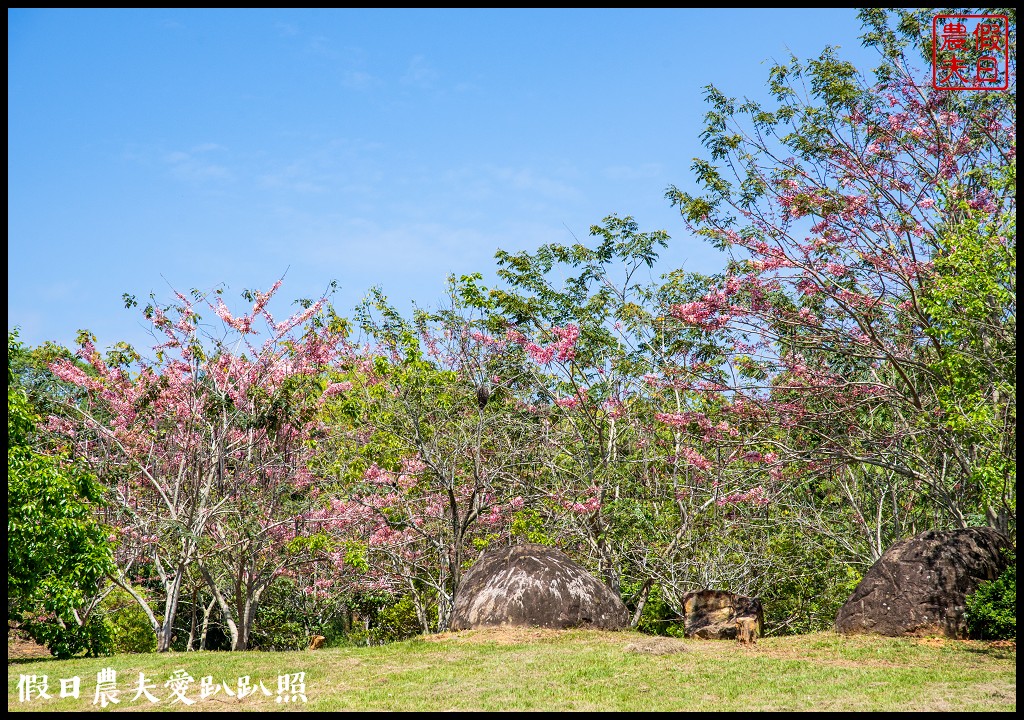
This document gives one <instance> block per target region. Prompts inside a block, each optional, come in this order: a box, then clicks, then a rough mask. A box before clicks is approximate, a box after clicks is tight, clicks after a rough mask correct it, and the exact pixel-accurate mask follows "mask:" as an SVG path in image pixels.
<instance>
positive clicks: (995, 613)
mask: <svg viewBox="0 0 1024 720" xmlns="http://www.w3.org/2000/svg"><path fill="white" fill-rule="evenodd" d="M964 617H965V619H966V620H967V630H968V633H969V634H970V636H971V637H972V638H975V639H977V640H1016V639H1017V559H1016V557H1015V555H1011V560H1010V565H1009V566H1008V567H1007V568H1006V570H1004V571H1003V574H1002V575H1000V576H999V577H998V578H996V579H995V580H992V581H991V582H983V583H981V585H979V586H978V589H977V590H975V591H974V592H973V593H971V594H970V595H968V596H967V610H966V612H965V613H964Z"/></svg>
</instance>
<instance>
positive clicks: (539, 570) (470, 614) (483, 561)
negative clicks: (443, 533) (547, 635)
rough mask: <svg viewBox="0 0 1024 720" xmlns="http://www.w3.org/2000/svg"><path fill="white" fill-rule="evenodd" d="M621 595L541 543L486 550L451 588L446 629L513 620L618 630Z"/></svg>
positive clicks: (622, 615)
mask: <svg viewBox="0 0 1024 720" xmlns="http://www.w3.org/2000/svg"><path fill="white" fill-rule="evenodd" d="M628 621H629V612H628V611H627V610H626V606H625V605H624V604H623V602H622V599H621V598H620V597H619V596H618V595H617V594H616V593H614V592H613V591H612V590H611V588H609V587H608V586H607V585H605V584H604V583H602V582H601V581H600V580H598V579H597V578H595V577H594V576H593V575H591V574H590V573H589V572H587V571H586V569H584V568H583V567H582V566H580V565H578V564H577V563H575V562H573V561H572V560H571V559H570V558H569V556H568V555H566V554H565V553H563V552H562V551H561V550H557V549H555V548H552V547H547V546H545V545H535V544H522V545H514V546H512V547H506V548H500V549H497V550H488V551H487V552H485V553H484V554H483V555H481V556H480V559H479V560H477V561H476V563H474V564H473V566H472V567H471V568H470V569H469V570H468V571H467V572H466V575H465V576H464V577H463V579H462V582H461V583H460V584H459V588H458V590H457V591H456V593H455V608H454V610H453V612H452V620H451V629H452V630H471V629H475V628H482V627H497V626H501V625H513V626H522V627H544V628H559V629H564V628H575V627H592V628H601V629H605V630H620V629H622V628H624V627H625V626H626V624H627V622H628Z"/></svg>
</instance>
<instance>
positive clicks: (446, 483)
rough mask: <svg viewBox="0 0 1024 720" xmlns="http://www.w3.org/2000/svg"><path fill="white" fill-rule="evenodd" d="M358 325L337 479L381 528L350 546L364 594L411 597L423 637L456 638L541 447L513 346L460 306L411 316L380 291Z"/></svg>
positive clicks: (343, 404)
mask: <svg viewBox="0 0 1024 720" xmlns="http://www.w3.org/2000/svg"><path fill="white" fill-rule="evenodd" d="M357 317H358V319H359V322H360V326H361V327H362V329H363V331H364V332H365V333H366V340H367V344H366V345H365V347H364V348H363V349H362V350H360V351H359V352H357V353H354V354H353V355H352V356H351V357H350V358H349V366H348V367H349V371H348V375H347V376H346V377H347V378H348V379H347V380H345V381H344V382H345V383H347V385H346V387H348V388H349V389H348V391H347V392H346V394H345V395H344V397H339V398H338V399H337V401H336V402H335V403H334V405H333V409H331V405H328V408H329V411H331V412H333V413H334V415H333V417H335V418H337V421H338V422H336V423H335V424H334V433H335V439H334V441H333V444H332V446H331V447H332V448H333V452H334V453H335V455H334V457H333V464H332V473H333V474H334V475H335V476H336V477H337V478H338V481H339V485H338V487H339V491H338V492H339V496H341V497H344V498H345V500H346V501H347V502H349V503H351V504H354V505H355V506H358V507H361V508H363V511H364V512H366V513H370V515H371V516H372V518H373V522H372V524H371V527H370V528H369V529H368V530H366V531H365V532H361V533H360V534H359V535H353V536H350V538H349V542H350V544H349V547H350V550H351V549H353V548H356V547H358V548H359V551H360V552H361V553H362V556H363V557H364V558H365V562H366V565H367V568H368V569H369V570H370V572H371V573H372V577H370V576H367V578H366V581H367V583H366V584H365V585H364V588H367V589H374V588H376V589H379V590H385V591H388V592H390V593H392V594H394V595H401V596H407V597H410V598H412V601H413V604H414V606H415V609H416V613H417V616H418V619H419V623H420V627H421V630H422V631H423V632H433V631H441V630H445V629H447V627H448V623H449V620H450V616H451V611H452V601H453V597H454V593H455V590H456V588H457V587H458V585H459V582H460V580H461V579H462V575H463V572H464V571H465V568H466V567H467V566H468V565H469V564H470V563H471V562H472V560H474V559H475V558H476V555H477V554H478V552H479V551H480V550H481V549H483V548H485V547H487V546H488V545H490V544H491V543H494V542H500V541H501V540H502V539H503V538H507V536H508V529H509V524H510V521H511V518H512V515H513V513H514V512H515V511H516V510H517V509H518V508H521V507H522V506H523V504H524V502H525V500H524V498H523V494H524V493H525V492H527V490H526V487H527V486H526V483H525V482H524V479H525V478H526V476H527V473H528V463H527V461H526V458H527V457H528V456H529V455H530V448H531V447H532V446H533V444H535V442H536V438H535V436H534V435H533V434H532V433H531V432H530V429H531V428H530V426H529V424H528V423H527V422H526V421H524V419H523V416H524V414H523V413H521V412H519V411H518V410H517V409H516V407H515V404H514V402H513V400H514V398H513V394H512V388H514V386H515V384H516V383H517V379H516V376H517V372H518V370H517V368H516V366H515V364H514V363H512V362H511V361H510V356H509V351H508V346H507V345H508V344H507V342H506V340H505V339H504V338H503V337H500V336H495V335H492V334H491V333H490V332H489V331H488V329H487V328H486V327H485V325H484V324H483V323H482V322H480V318H479V317H474V315H473V313H472V311H471V310H469V309H467V308H466V307H464V306H462V305H461V304H459V303H458V302H457V301H455V300H453V301H452V304H451V305H450V306H449V307H447V308H441V309H440V310H437V311H431V312H427V311H423V310H416V311H414V313H413V317H412V318H411V319H406V318H404V317H403V316H402V315H401V314H400V313H399V312H398V311H397V310H395V309H394V308H393V307H392V306H391V305H390V304H389V303H388V301H387V299H386V298H385V297H384V296H383V295H382V294H381V293H380V292H379V291H374V292H373V293H372V294H371V296H370V298H369V299H368V300H367V301H366V302H365V303H364V304H363V305H362V306H361V307H360V309H359V311H358V313H357Z"/></svg>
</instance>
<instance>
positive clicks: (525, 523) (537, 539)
mask: <svg viewBox="0 0 1024 720" xmlns="http://www.w3.org/2000/svg"><path fill="white" fill-rule="evenodd" d="M509 531H510V532H511V534H512V535H513V536H514V537H520V538H523V539H524V540H526V541H527V542H531V543H537V544H538V545H551V546H554V545H555V540H554V538H552V537H551V536H550V535H549V534H548V533H547V532H546V531H545V529H544V518H543V517H541V515H540V513H539V512H537V511H536V510H531V509H530V508H524V509H522V510H519V511H517V512H516V513H515V514H513V515H512V523H511V527H510V529H509Z"/></svg>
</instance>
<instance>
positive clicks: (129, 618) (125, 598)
mask: <svg viewBox="0 0 1024 720" xmlns="http://www.w3.org/2000/svg"><path fill="white" fill-rule="evenodd" d="M136 590H140V591H142V592H144V591H143V590H141V589H139V588H136ZM100 611H101V614H102V617H103V620H104V622H105V624H106V625H107V628H108V632H109V636H110V644H111V650H112V652H114V653H117V654H121V653H151V652H156V633H154V632H153V626H152V625H151V624H150V622H149V618H148V617H147V616H146V613H145V612H143V610H142V608H141V607H140V606H139V604H138V602H136V600H135V598H133V597H132V596H131V595H130V594H129V593H128V592H127V591H126V590H122V589H121V588H115V589H114V590H112V591H111V592H110V594H109V595H107V597H105V598H104V599H103V602H102V603H101V604H100Z"/></svg>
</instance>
